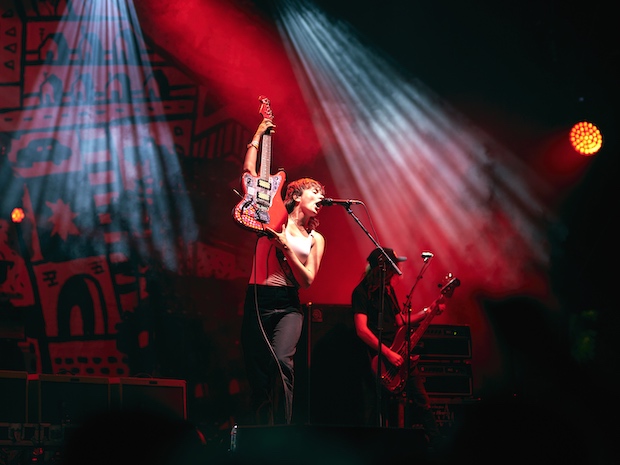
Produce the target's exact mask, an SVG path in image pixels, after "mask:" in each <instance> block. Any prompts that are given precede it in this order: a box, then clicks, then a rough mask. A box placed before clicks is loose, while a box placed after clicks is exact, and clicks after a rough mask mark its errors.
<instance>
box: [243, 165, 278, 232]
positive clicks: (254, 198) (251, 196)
mask: <svg viewBox="0 0 620 465" xmlns="http://www.w3.org/2000/svg"><path fill="white" fill-rule="evenodd" d="M284 179H285V178H284V173H283V172H281V173H278V174H276V175H274V176H270V177H269V179H268V180H266V179H261V178H257V177H254V176H252V175H250V174H248V173H245V174H244V175H243V177H242V184H243V187H244V190H245V195H244V197H243V200H242V201H241V202H239V203H238V204H237V205H236V206H235V208H234V210H233V217H234V219H235V220H236V221H237V222H238V223H239V224H240V225H241V226H243V227H245V228H248V229H251V230H254V231H262V230H264V229H265V226H270V227H272V228H274V229H275V228H276V227H279V226H280V225H281V224H282V223H283V221H284V219H285V218H286V209H285V208H284V204H283V203H282V201H281V197H279V196H280V192H281V190H282V187H283V185H284ZM272 207H274V208H272ZM274 210H275V211H274Z"/></svg>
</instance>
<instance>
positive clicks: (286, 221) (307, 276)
mask: <svg viewBox="0 0 620 465" xmlns="http://www.w3.org/2000/svg"><path fill="white" fill-rule="evenodd" d="M274 129H275V125H274V124H273V121H271V120H270V119H269V118H264V119H263V121H262V122H261V123H260V125H259V126H258V128H257V130H256V133H255V134H254V137H253V139H252V141H251V142H250V143H249V144H248V149H247V152H246V155H245V162H244V165H243V168H244V173H248V174H250V175H251V176H257V164H259V160H258V156H257V155H258V147H259V144H260V143H261V138H262V137H263V136H264V135H265V134H266V133H269V134H273V133H274ZM324 196H325V190H324V187H323V185H321V184H320V183H319V182H317V181H315V180H314V179H310V178H301V179H298V180H295V181H291V182H290V183H289V184H288V186H287V188H286V195H285V197H284V200H282V198H281V197H280V196H279V195H278V196H276V197H277V198H274V199H273V202H274V203H276V202H280V203H282V202H284V207H285V208H286V212H287V213H288V214H287V215H286V216H285V217H284V218H283V221H282V224H281V226H280V227H277V229H276V228H272V227H270V226H266V227H265V229H264V231H261V232H258V238H257V240H256V247H255V253H254V259H253V266H252V272H251V276H250V280H249V283H248V287H247V291H246V296H245V303H244V315H243V323H242V328H241V343H242V348H243V354H244V362H245V367H246V373H247V377H248V382H249V384H250V388H251V390H252V394H251V402H252V408H253V410H254V414H255V419H254V421H251V422H252V423H254V422H255V424H258V425H273V424H290V422H291V418H292V405H293V387H294V367H293V357H294V355H295V352H296V350H297V343H298V342H299V339H300V337H301V331H302V326H303V322H304V315H303V310H302V308H301V303H300V300H299V294H298V289H299V288H300V287H301V288H304V289H305V288H308V287H309V286H310V285H311V284H312V282H313V281H314V279H315V278H316V275H317V273H318V271H319V268H320V266H321V260H322V258H323V252H324V250H325V239H324V237H323V236H322V235H321V234H320V233H319V232H318V231H317V230H316V227H317V226H318V224H319V221H318V219H317V218H316V216H317V215H318V213H319V210H320V209H321V203H320V202H321V201H322V200H323V198H324Z"/></svg>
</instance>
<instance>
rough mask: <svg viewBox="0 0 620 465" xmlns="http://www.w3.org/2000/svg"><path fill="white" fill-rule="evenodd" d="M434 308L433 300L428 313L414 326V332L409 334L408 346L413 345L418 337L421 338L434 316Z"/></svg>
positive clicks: (435, 307) (418, 339)
mask: <svg viewBox="0 0 620 465" xmlns="http://www.w3.org/2000/svg"><path fill="white" fill-rule="evenodd" d="M436 309H437V303H436V302H433V304H432V305H431V306H430V309H429V312H428V314H427V315H426V316H425V317H424V319H423V320H422V321H421V322H420V324H419V325H418V327H417V328H416V330H415V332H414V333H413V334H412V335H411V338H410V340H409V346H410V347H415V346H416V345H417V343H418V342H419V341H420V339H422V336H424V333H425V332H426V330H427V329H428V327H429V326H430V324H431V321H432V320H433V318H434V317H435V311H436Z"/></svg>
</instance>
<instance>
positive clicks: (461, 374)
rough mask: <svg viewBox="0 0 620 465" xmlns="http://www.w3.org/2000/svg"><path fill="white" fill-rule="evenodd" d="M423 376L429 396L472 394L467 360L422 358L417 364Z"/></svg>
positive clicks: (464, 395) (469, 365)
mask: <svg viewBox="0 0 620 465" xmlns="http://www.w3.org/2000/svg"><path fill="white" fill-rule="evenodd" d="M417 370H418V372H419V373H420V374H421V375H422V376H424V378H425V380H424V387H425V388H426V391H427V392H428V395H429V396H431V397H434V396H437V397H440V396H449V397H454V396H458V397H468V396H471V395H472V372H471V364H470V363H469V360H424V361H421V362H419V363H418V365H417Z"/></svg>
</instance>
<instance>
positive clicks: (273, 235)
mask: <svg viewBox="0 0 620 465" xmlns="http://www.w3.org/2000/svg"><path fill="white" fill-rule="evenodd" d="M265 231H266V232H267V237H269V240H270V241H272V242H273V243H274V244H275V246H276V247H277V248H278V249H281V250H288V244H287V242H286V234H285V232H284V231H286V224H283V225H282V232H277V231H276V230H275V229H273V228H270V227H269V226H267V227H265Z"/></svg>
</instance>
